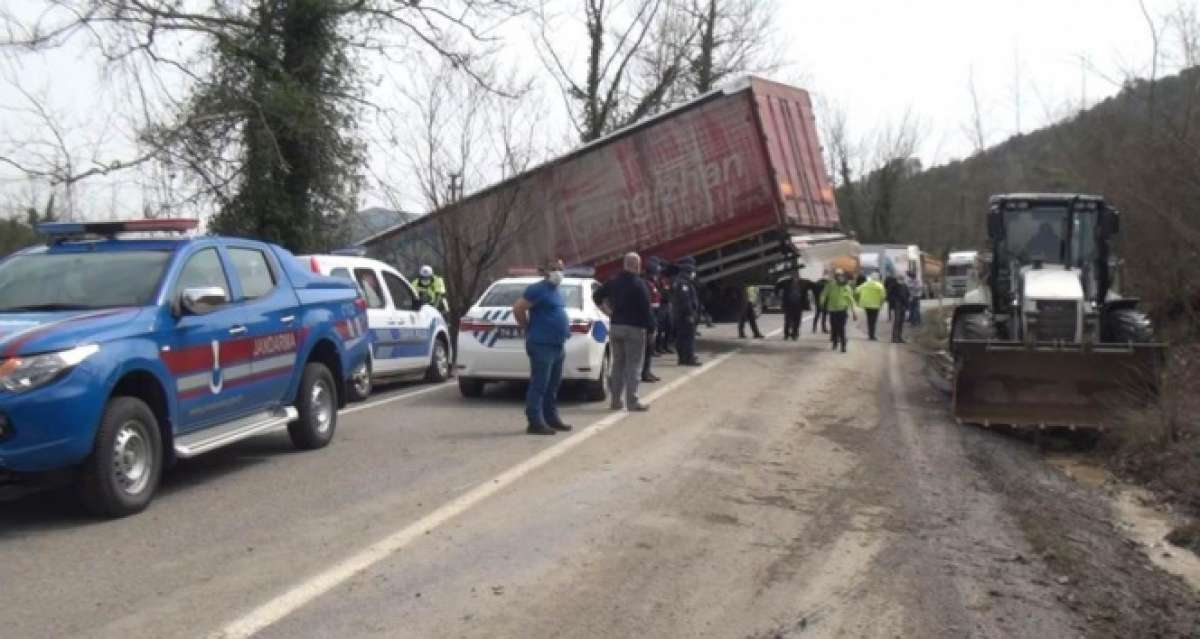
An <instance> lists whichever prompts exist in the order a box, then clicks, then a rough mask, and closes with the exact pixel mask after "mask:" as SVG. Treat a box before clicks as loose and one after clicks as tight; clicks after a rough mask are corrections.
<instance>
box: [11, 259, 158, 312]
mask: <svg viewBox="0 0 1200 639" xmlns="http://www.w3.org/2000/svg"><path fill="white" fill-rule="evenodd" d="M170 257H171V253H170V252H169V251H105V252H100V253H92V252H88V253H33V254H28V255H16V256H13V257H11V258H9V259H7V260H4V261H3V262H0V313H18V312H25V311H29V312H36V311H68V310H86V309H94V308H109V307H114V306H145V305H146V304H149V303H150V302H151V301H152V300H153V299H154V294H155V292H156V291H157V290H158V283H159V281H160V280H161V279H162V275H163V270H164V269H165V268H166V266H167V260H168V259H170Z"/></svg>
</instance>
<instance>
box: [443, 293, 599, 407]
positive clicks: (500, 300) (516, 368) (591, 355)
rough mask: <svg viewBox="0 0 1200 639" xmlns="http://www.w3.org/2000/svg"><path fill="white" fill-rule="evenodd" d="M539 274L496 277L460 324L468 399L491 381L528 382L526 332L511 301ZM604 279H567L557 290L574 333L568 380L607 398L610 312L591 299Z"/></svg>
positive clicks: (461, 371)
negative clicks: (606, 313)
mask: <svg viewBox="0 0 1200 639" xmlns="http://www.w3.org/2000/svg"><path fill="white" fill-rule="evenodd" d="M539 279H540V278H537V277H532V276H531V277H506V278H503V279H500V280H498V281H496V282H495V283H494V284H492V285H491V286H490V287H488V289H487V291H485V292H484V294H483V295H482V296H481V297H480V298H479V301H477V302H476V303H475V305H474V306H472V307H471V309H470V310H469V311H467V314H466V316H465V317H463V318H462V320H461V321H460V322H459V325H458V363H457V374H458V388H459V390H460V391H462V394H463V396H465V397H479V396H480V395H482V394H483V390H484V386H485V384H487V383H488V382H497V381H528V380H529V357H528V356H527V355H526V354H525V331H524V330H523V329H522V328H521V327H520V326H518V325H517V320H516V319H515V318H514V317H513V312H512V305H513V304H514V303H516V301H517V300H518V299H520V297H521V295H522V294H524V292H525V289H526V288H527V287H529V285H530V284H534V283H536V282H538V281H539ZM598 288H600V283H599V282H597V281H596V280H594V279H592V278H591V277H570V276H568V277H564V278H563V281H562V284H560V285H559V287H558V290H559V292H560V293H561V294H562V296H563V300H564V301H565V302H566V307H567V317H568V318H569V319H570V322H571V337H570V338H569V339H568V340H567V343H566V357H565V360H564V362H563V382H564V384H576V385H582V387H583V388H584V392H585V394H586V395H587V398H588V399H589V400H591V401H597V402H598V401H602V400H604V399H606V398H607V397H608V370H609V365H610V354H609V350H608V332H609V331H608V329H609V323H608V316H606V315H605V314H604V313H603V312H602V311H601V310H600V308H599V307H597V306H596V304H595V303H594V302H593V301H592V294H593V293H594V292H595V291H596V289H598Z"/></svg>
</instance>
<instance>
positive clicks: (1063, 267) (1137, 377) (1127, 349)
mask: <svg viewBox="0 0 1200 639" xmlns="http://www.w3.org/2000/svg"><path fill="white" fill-rule="evenodd" d="M1119 219H1120V218H1119V214H1118V212H1117V211H1116V209H1114V208H1112V207H1111V206H1109V205H1108V203H1107V202H1105V201H1104V199H1103V198H1101V197H1098V196H1094V195H1076V194H1016V195H1000V196H994V197H993V198H992V199H991V202H990V207H989V211H988V225H987V226H988V236H989V240H990V243H991V255H992V258H991V264H990V266H989V272H988V277H987V283H988V284H987V287H986V288H985V289H984V290H983V291H981V294H976V295H974V296H970V297H971V299H972V301H974V302H975V303H968V304H963V305H961V306H959V307H957V308H956V309H955V313H954V318H953V321H952V325H951V335H950V352H951V353H952V354H953V356H954V358H955V381H954V413H955V416H956V417H957V418H958V419H959V420H960V421H963V422H970V423H980V424H984V425H989V424H1008V425H1015V426H1023V425H1037V426H1068V427H1072V428H1075V427H1104V426H1106V425H1107V423H1106V422H1107V421H1108V420H1109V419H1110V418H1111V416H1112V415H1113V411H1112V408H1113V403H1114V402H1121V401H1122V400H1123V398H1132V397H1136V396H1138V395H1142V394H1144V393H1146V392H1152V389H1153V388H1154V386H1155V385H1154V383H1153V380H1154V378H1155V375H1156V374H1157V370H1158V363H1159V362H1160V361H1161V358H1162V356H1163V347H1162V346H1161V345H1159V344H1155V343H1154V341H1153V330H1152V327H1151V326H1150V322H1149V320H1148V319H1147V318H1146V317H1145V315H1144V314H1142V313H1140V312H1139V311H1138V310H1137V303H1138V302H1137V300H1136V299H1131V298H1125V297H1122V296H1121V295H1120V294H1119V292H1117V291H1116V288H1115V277H1114V273H1115V271H1116V259H1115V257H1114V255H1113V250H1112V248H1113V247H1112V244H1113V239H1114V237H1115V236H1116V234H1117V232H1118V230H1119V228H1120V223H1119Z"/></svg>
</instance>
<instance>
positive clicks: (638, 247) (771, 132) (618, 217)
mask: <svg viewBox="0 0 1200 639" xmlns="http://www.w3.org/2000/svg"><path fill="white" fill-rule="evenodd" d="M838 226H839V223H838V212H837V207H836V205H835V204H834V199H833V189H832V186H831V184H830V182H829V179H828V174H827V173H826V170H825V165H824V162H823V160H822V155H821V147H820V144H819V143H818V141H817V129H816V123H815V118H814V117H813V110H812V103H811V101H810V99H809V96H808V93H807V92H806V91H803V90H801V89H797V88H793V87H790V86H786V85H782V84H778V83H775V82H770V81H767V80H763V79H759V78H749V79H747V80H746V81H745V82H744V83H742V84H740V85H738V86H736V87H733V88H729V89H724V90H720V91H715V92H713V93H710V94H708V95H705V96H703V97H701V98H698V99H697V100H695V101H693V102H691V103H689V104H686V105H684V106H682V107H680V108H677V109H674V110H672V111H669V112H666V113H663V114H661V115H658V116H656V117H654V118H651V119H649V120H646V121H643V122H640V123H638V124H636V125H633V126H631V127H628V128H625V129H622V130H620V131H617V132H615V133H613V134H612V135H609V136H607V137H605V138H603V139H600V140H597V141H595V142H592V143H591V144H588V145H586V146H583V147H582V148H580V149H577V150H575V151H573V152H572V153H570V154H568V155H566V156H563V157H561V158H558V159H555V160H552V161H550V162H547V163H546V164H543V165H541V166H539V167H537V168H534V169H532V170H530V171H527V172H525V173H523V174H520V175H518V176H515V177H513V178H511V179H509V180H507V181H505V182H502V183H500V184H497V185H495V186H493V187H490V188H488V189H486V190H483V191H480V192H478V193H475V194H473V195H471V196H470V197H468V198H466V199H464V200H462V201H460V202H458V203H455V204H454V205H451V206H449V207H447V208H444V209H442V210H439V211H436V212H434V213H431V214H430V215H427V216H425V217H423V218H420V219H418V220H416V221H414V222H410V223H408V224H405V225H401V226H399V227H396V228H394V229H389V230H388V231H385V232H383V233H381V234H379V235H376V236H375V237H372V238H369V239H368V240H366V241H365V242H364V244H365V245H367V246H368V247H370V248H371V249H372V251H373V252H374V253H376V254H380V255H381V256H383V257H386V258H390V259H393V260H396V261H402V262H412V263H411V264H404V266H406V267H415V265H416V263H417V262H419V261H432V262H433V263H435V264H436V263H437V261H438V258H439V257H441V258H442V261H444V260H445V259H447V257H446V256H448V255H450V254H453V253H454V251H451V250H445V251H434V253H437V254H438V255H428V252H426V255H424V256H422V257H418V255H419V254H420V253H421V252H422V251H421V248H420V247H421V246H422V245H423V246H425V247H428V246H430V245H431V241H430V240H433V243H435V244H436V243H437V238H438V237H439V236H443V235H445V234H447V233H456V234H464V233H466V234H474V236H473V237H474V240H475V241H474V242H473V244H488V243H494V244H495V245H496V247H497V249H498V253H499V255H498V256H497V259H496V260H495V262H494V263H493V264H491V265H489V271H490V275H492V276H495V275H499V274H501V273H503V272H504V271H505V270H507V269H508V268H509V267H512V266H516V265H524V266H528V265H532V264H538V263H541V262H542V261H544V259H545V258H547V257H551V256H558V257H561V258H563V259H564V260H565V261H566V262H567V263H568V264H579V265H591V266H595V267H596V268H597V272H598V273H599V274H600V276H601V277H603V276H605V275H606V274H607V273H609V272H611V271H613V270H615V268H616V267H617V265H618V264H619V260H620V258H621V256H622V255H623V254H624V253H626V252H629V251H637V252H639V253H641V254H642V255H643V256H658V257H661V258H664V259H666V260H676V259H678V258H680V257H683V256H685V255H691V256H695V257H696V259H697V262H698V263H699V268H700V277H701V279H702V280H703V281H706V282H724V281H727V280H728V283H730V284H734V283H737V282H734V281H733V280H740V281H750V280H755V279H762V280H763V281H766V280H765V278H767V277H769V275H768V273H767V272H766V270H767V269H769V268H770V267H771V266H773V265H776V264H779V263H781V262H784V261H787V260H789V259H791V260H794V259H795V256H796V252H797V251H796V248H795V244H794V243H793V241H792V238H793V236H795V235H803V234H809V233H820V232H827V231H832V230H836V229H837V228H838ZM504 233H509V234H511V235H510V236H509V237H507V238H501V237H496V238H493V239H489V238H490V237H491V236H495V235H497V234H504ZM493 240H494V241H493ZM483 281H484V283H486V281H487V279H484V280H483Z"/></svg>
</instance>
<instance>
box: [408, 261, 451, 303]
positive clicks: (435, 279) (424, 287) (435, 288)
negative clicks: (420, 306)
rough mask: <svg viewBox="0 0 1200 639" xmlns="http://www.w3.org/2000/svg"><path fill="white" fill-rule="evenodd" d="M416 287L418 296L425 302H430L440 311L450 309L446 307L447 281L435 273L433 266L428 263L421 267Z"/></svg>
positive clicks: (415, 283)
mask: <svg viewBox="0 0 1200 639" xmlns="http://www.w3.org/2000/svg"><path fill="white" fill-rule="evenodd" d="M414 288H416V289H417V297H418V298H420V299H421V300H422V301H424V302H428V303H429V305H430V306H433V307H434V308H436V309H437V310H438V311H440V312H442V313H445V312H446V311H448V310H449V309H448V308H447V307H446V282H445V281H444V280H442V278H441V277H439V276H437V275H434V273H433V267H432V266H429V265H428V264H426V265H425V266H422V267H421V270H420V271H418V273H417V279H416V282H414Z"/></svg>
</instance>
